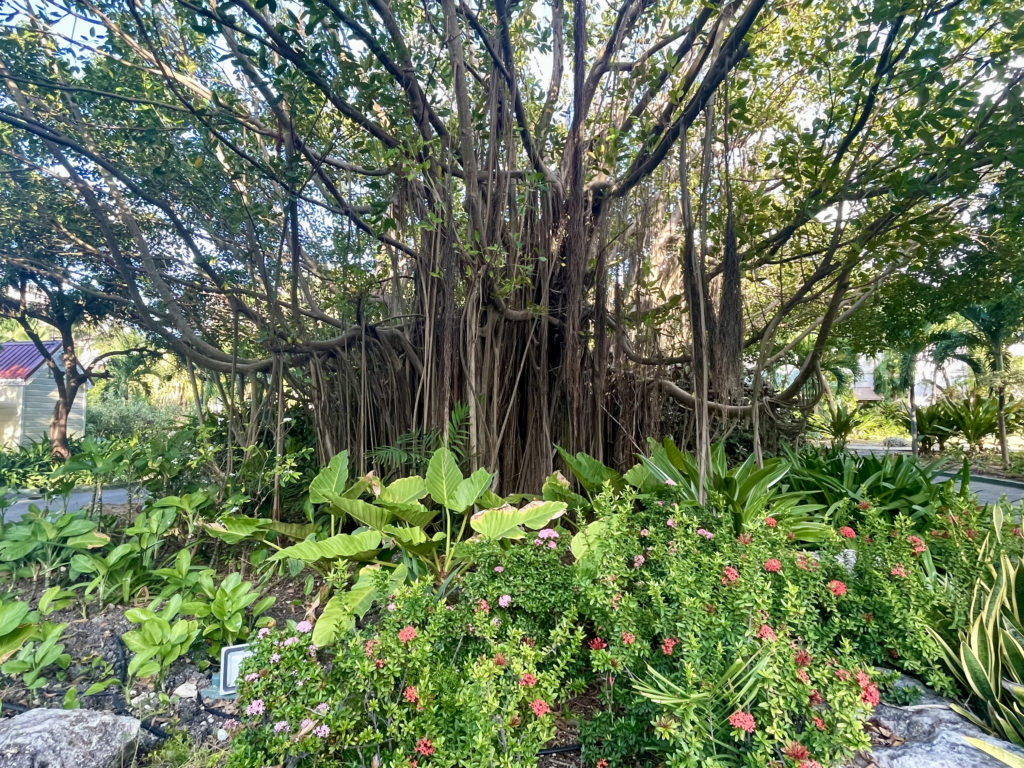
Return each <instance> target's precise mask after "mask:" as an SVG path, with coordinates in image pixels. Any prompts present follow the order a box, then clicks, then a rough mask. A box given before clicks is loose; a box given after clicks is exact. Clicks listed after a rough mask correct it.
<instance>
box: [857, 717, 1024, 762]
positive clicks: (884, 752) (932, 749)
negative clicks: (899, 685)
mask: <svg viewBox="0 0 1024 768" xmlns="http://www.w3.org/2000/svg"><path fill="white" fill-rule="evenodd" d="M875 719H876V720H877V721H878V722H880V723H881V724H882V725H884V726H885V727H886V728H888V729H890V730H891V731H892V732H893V733H894V734H896V735H897V736H899V737H900V738H902V739H905V740H906V743H904V744H902V745H900V746H898V747H876V748H875V749H874V751H873V752H872V753H871V756H872V757H873V758H874V759H875V761H876V762H877V764H878V767H879V768H967V766H971V768H1005V766H1004V764H1003V763H1001V762H999V761H998V760H996V759H995V758H994V757H989V756H988V755H987V754H985V753H984V752H982V751H980V750H978V749H975V748H974V747H972V746H971V745H970V744H968V743H967V741H966V740H965V737H968V736H970V737H973V738H976V739H983V740H985V741H987V742H989V743H991V744H996V745H998V746H1000V747H1002V748H1003V749H1006V750H1009V751H1010V752H1012V753H1014V754H1015V755H1018V756H1020V757H1021V758H1024V749H1021V748H1020V747H1017V746H1015V745H1013V744H1010V743H1009V742H1006V741H1001V740H999V739H997V738H995V737H993V736H990V735H989V734H987V733H985V732H984V731H982V730H981V729H980V728H978V727H977V726H975V725H974V724H972V723H971V722H969V721H968V720H966V719H965V718H963V717H961V716H960V715H958V714H957V713H956V712H954V711H953V710H951V709H950V708H949V706H948V705H947V704H944V703H926V704H917V705H915V706H911V707H892V706H889V705H886V704H879V705H878V707H877V708H876V709H875Z"/></svg>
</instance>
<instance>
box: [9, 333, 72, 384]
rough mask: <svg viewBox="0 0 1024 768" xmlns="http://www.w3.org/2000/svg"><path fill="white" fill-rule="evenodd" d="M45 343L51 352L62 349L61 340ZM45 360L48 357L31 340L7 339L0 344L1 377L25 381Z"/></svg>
mask: <svg viewBox="0 0 1024 768" xmlns="http://www.w3.org/2000/svg"><path fill="white" fill-rule="evenodd" d="M43 343H44V344H45V345H46V348H47V349H48V350H49V351H50V353H51V354H53V353H54V352H57V351H58V350H59V349H60V342H59V341H46V342H43ZM45 362H46V358H44V357H43V356H42V354H40V352H39V350H38V349H36V345H35V344H33V343H32V342H31V341H5V342H3V346H0V379H8V380H10V379H19V380H21V381H25V380H27V379H28V378H29V376H31V375H32V374H33V373H35V372H36V371H37V370H39V366H41V365H42V364H43V363H45Z"/></svg>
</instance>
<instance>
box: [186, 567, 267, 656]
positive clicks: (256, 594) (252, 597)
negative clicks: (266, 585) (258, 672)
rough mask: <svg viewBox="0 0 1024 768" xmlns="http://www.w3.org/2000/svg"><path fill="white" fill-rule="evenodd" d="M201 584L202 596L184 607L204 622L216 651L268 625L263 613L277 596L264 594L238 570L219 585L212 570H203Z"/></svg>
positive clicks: (207, 636) (206, 636)
mask: <svg viewBox="0 0 1024 768" xmlns="http://www.w3.org/2000/svg"><path fill="white" fill-rule="evenodd" d="M198 587H199V599H198V600H194V601H190V602H188V603H186V604H185V606H184V608H185V610H187V611H191V612H192V613H193V614H194V615H195V616H196V618H198V619H200V620H201V621H202V624H203V637H204V638H205V639H206V640H207V641H208V642H209V643H210V646H211V651H212V652H213V653H214V654H216V653H218V652H219V651H220V648H221V646H222V645H234V644H235V643H236V642H238V641H239V640H245V639H246V638H247V637H248V636H249V633H250V631H251V630H252V629H253V628H254V627H258V626H263V625H264V624H266V623H267V622H268V620H267V619H266V618H265V617H264V616H263V614H265V613H266V612H267V609H269V608H270V606H272V605H273V604H274V602H275V601H276V599H277V598H275V597H274V596H273V595H266V596H264V595H263V594H262V592H261V591H260V590H259V589H258V588H257V587H255V586H253V584H252V583H251V582H248V581H244V580H243V579H242V576H241V574H239V573H229V574H228V575H227V576H226V577H225V578H224V580H223V581H222V582H221V583H220V584H215V582H214V581H213V575H212V573H211V572H209V571H207V572H203V573H200V574H199V579H198ZM203 597H205V598H206V601H205V602H204V601H202V598H203ZM172 599H173V598H172Z"/></svg>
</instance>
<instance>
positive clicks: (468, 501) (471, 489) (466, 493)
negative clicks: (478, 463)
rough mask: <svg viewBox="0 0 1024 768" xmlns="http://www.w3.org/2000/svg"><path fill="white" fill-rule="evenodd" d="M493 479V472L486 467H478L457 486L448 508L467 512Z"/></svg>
mask: <svg viewBox="0 0 1024 768" xmlns="http://www.w3.org/2000/svg"><path fill="white" fill-rule="evenodd" d="M492 479H493V477H492V475H491V473H490V472H488V471H487V470H486V469H478V470H477V471H476V472H474V473H473V474H472V475H470V476H469V477H467V478H466V479H465V480H463V481H461V482H460V483H459V484H458V485H457V486H456V487H455V494H454V497H453V499H452V504H451V505H449V506H448V508H449V509H451V510H452V511H453V512H465V511H466V510H467V509H469V508H470V507H471V506H473V504H475V503H476V500H477V499H478V498H479V497H480V494H481V493H483V492H484V491H485V490H487V488H488V487H489V486H490V484H491V480H492Z"/></svg>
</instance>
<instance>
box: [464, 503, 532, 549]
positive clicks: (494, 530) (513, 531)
mask: <svg viewBox="0 0 1024 768" xmlns="http://www.w3.org/2000/svg"><path fill="white" fill-rule="evenodd" d="M522 522H523V516H522V515H521V514H520V512H519V510H518V509H516V508H515V507H513V506H512V505H510V504H505V505H504V506H501V507H495V508H494V509H485V510H483V511H482V512H477V513H476V514H475V515H473V516H472V517H471V518H470V519H469V525H470V527H471V528H472V529H473V530H474V531H476V532H477V533H479V534H481V535H482V536H484V537H486V538H488V539H491V540H498V539H521V538H523V536H525V535H526V534H525V533H523V531H522V529H521V528H520V527H519V525H520V524H521V523H522Z"/></svg>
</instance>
